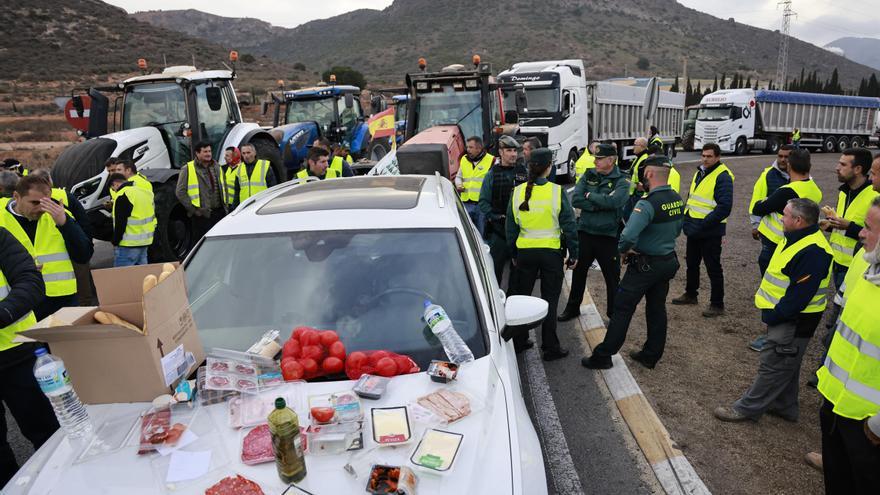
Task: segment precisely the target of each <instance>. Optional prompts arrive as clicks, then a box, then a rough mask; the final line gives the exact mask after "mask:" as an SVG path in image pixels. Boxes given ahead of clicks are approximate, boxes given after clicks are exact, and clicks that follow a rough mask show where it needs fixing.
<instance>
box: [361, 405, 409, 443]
mask: <svg viewBox="0 0 880 495" xmlns="http://www.w3.org/2000/svg"><path fill="white" fill-rule="evenodd" d="M370 414H371V416H372V420H373V421H372V425H373V441H374V442H376V444H377V445H379V446H382V447H385V446H390V445H402V444H405V443H407V442H409V441H410V440H412V428H411V427H410V423H409V414H408V413H407V409H406V406H400V407H374V408H373V409H371V410H370Z"/></svg>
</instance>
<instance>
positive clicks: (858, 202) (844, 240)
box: [828, 184, 880, 266]
mask: <svg viewBox="0 0 880 495" xmlns="http://www.w3.org/2000/svg"><path fill="white" fill-rule="evenodd" d="M878 195H880V193H878V192H876V191H874V189H873V188H872V187H871V185H870V184H868V186H867V187H865V188H864V189H862V190H861V192H859V194H858V195H857V196H856V197H855V198H854V199H853V200H852V202H851V203H850V204H849V206H846V193H844V192H843V191H840V192H839V193H838V196H837V215H838V216H839V217H841V218H845V219H847V220H849V221H850V222H853V223H856V224H858V225H861V226H862V227H864V226H865V217H866V216H867V215H868V210H870V209H871V202H872V201H874V198H876V197H877V196H878ZM828 242H829V243H831V249H833V250H834V262H835V263H837V264H838V265H843V266H849V264H850V263H851V262H852V259H853V252H854V251H855V249H856V243H857V242H858V239H853V238H852V237H847V236H846V231H845V230H839V229H834V230H832V231H831V237H830V238H829V239H828Z"/></svg>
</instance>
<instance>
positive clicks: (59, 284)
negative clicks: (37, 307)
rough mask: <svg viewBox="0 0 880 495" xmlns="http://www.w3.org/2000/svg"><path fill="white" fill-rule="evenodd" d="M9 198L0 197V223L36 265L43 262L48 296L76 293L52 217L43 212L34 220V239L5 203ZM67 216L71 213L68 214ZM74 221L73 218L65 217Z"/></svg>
mask: <svg viewBox="0 0 880 495" xmlns="http://www.w3.org/2000/svg"><path fill="white" fill-rule="evenodd" d="M9 201H10V200H9V198H4V199H2V200H0V226H2V227H6V230H8V231H9V232H11V233H12V235H14V236H15V238H16V239H18V242H20V243H21V245H22V246H24V248H25V249H27V251H28V253H30V255H31V256H33V258H34V262H35V263H36V264H37V265H42V266H43V268H42V274H43V282H44V283H45V284H46V295H47V296H48V297H57V296H69V295H71V294H75V293H76V275H75V274H74V272H73V263H72V262H71V261H70V255H69V254H68V253H67V246H65V244H64V237H63V236H62V235H61V231H60V230H58V227H57V226H56V225H55V221H54V220H52V217H51V216H50V215H49V214H47V213H44V214H42V215H40V219H39V220H38V221H37V234H36V236H35V237H34V242H31V239H30V237H28V235H27V233H26V232H25V231H24V229H22V228H21V224H19V223H18V220H16V219H15V217H14V216H12V213H10V212H9V209H8V208H7V205H8V204H9ZM68 217H70V215H68ZM68 221H73V218H68Z"/></svg>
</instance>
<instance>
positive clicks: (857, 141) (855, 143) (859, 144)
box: [849, 136, 865, 148]
mask: <svg viewBox="0 0 880 495" xmlns="http://www.w3.org/2000/svg"><path fill="white" fill-rule="evenodd" d="M849 145H850V146H852V147H853V148H864V147H865V141H864V140H863V139H862V137H861V136H853V138H852V141H850V144H849Z"/></svg>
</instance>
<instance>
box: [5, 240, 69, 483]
mask: <svg viewBox="0 0 880 495" xmlns="http://www.w3.org/2000/svg"><path fill="white" fill-rule="evenodd" d="M44 292H45V288H44V286H43V280H42V277H41V276H40V271H39V270H37V267H36V266H35V265H34V261H33V258H32V257H31V255H30V253H28V252H27V250H26V249H25V248H24V246H22V245H21V243H19V242H18V240H17V239H16V238H15V237H14V236H13V235H12V234H10V233H9V232H8V231H7V230H6V229H4V228H0V373H2V375H3V387H0V401H2V402H3V403H4V404H5V405H6V407H7V408H8V409H6V411H8V412H7V413H6V414H9V413H11V414H12V416H13V417H14V418H15V422H16V423H17V424H18V427H19V429H20V430H21V432H22V433H23V434H24V436H25V437H26V438H27V439H28V440H30V442H31V444H32V445H33V446H34V448H35V449H38V448H40V445H42V444H43V443H44V442H45V441H46V440H48V439H49V437H50V436H52V434H53V433H54V432H55V430H57V429H58V421H57V420H56V419H55V413H54V412H53V411H52V406H51V405H50V404H49V400H48V399H47V398H46V396H45V395H44V394H43V392H42V391H40V387H39V385H38V384H37V380H36V379H35V378H34V362H35V361H36V357H35V356H34V352H35V351H36V350H37V349H42V348H43V344H40V343H36V342H28V343H17V342H13V339H15V337H16V334H17V333H19V332H22V331H24V330H27V329H28V328H30V327H32V326H33V325H34V324H36V322H37V319H36V317H35V316H34V311H33V309H34V308H35V307H36V306H37V304H39V302H40V300H41V299H43V294H44ZM17 470H18V463H17V462H16V461H15V457H14V456H12V450H11V449H10V447H9V442H8V441H7V439H6V427H5V423H4V427H3V432H2V434H0V485H6V483H7V482H9V480H10V478H12V476H13V475H14V474H15V472H16V471H17Z"/></svg>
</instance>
